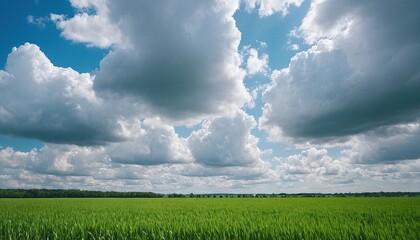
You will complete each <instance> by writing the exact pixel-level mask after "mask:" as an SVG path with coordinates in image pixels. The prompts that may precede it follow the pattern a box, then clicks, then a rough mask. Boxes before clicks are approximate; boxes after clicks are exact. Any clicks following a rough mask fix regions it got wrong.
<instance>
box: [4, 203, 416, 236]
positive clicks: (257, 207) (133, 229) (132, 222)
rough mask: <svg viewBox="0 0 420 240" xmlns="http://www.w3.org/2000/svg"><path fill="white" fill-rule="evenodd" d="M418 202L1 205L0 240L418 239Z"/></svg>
mask: <svg viewBox="0 0 420 240" xmlns="http://www.w3.org/2000/svg"><path fill="white" fill-rule="evenodd" d="M419 229H420V198H419V197H398V198H380V197H378V198H355V197H350V198H334V197H328V198H207V199H197V198H181V199H170V198H159V199H119V198H114V199H108V198H101V199H94V198H90V199H80V198H79V199H0V239H420V230H419Z"/></svg>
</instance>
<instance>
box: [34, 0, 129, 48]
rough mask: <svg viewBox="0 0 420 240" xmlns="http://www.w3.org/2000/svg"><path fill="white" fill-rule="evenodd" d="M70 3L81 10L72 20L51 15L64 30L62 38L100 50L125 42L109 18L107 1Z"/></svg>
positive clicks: (75, 0)
mask: <svg viewBox="0 0 420 240" xmlns="http://www.w3.org/2000/svg"><path fill="white" fill-rule="evenodd" d="M70 3H71V5H72V6H73V7H74V8H76V9H79V11H78V12H76V14H75V15H74V16H73V17H72V18H70V19H68V18H67V17H66V16H64V15H60V14H51V15H50V19H51V20H52V21H53V22H54V23H55V24H56V26H57V28H58V29H60V30H62V32H61V36H62V37H64V38H66V39H69V40H72V41H75V42H81V43H86V44H87V45H89V46H96V47H100V48H108V47H111V46H113V45H118V44H121V43H122V42H123V40H122V39H123V37H122V34H121V32H120V30H119V28H118V25H117V24H116V23H112V22H111V20H110V19H109V18H108V13H109V10H108V8H107V5H106V0H82V1H81V0H71V1H70ZM28 20H29V19H28Z"/></svg>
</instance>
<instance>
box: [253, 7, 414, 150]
mask: <svg viewBox="0 0 420 240" xmlns="http://www.w3.org/2000/svg"><path fill="white" fill-rule="evenodd" d="M418 7H419V4H418V3H416V2H414V1H404V3H402V2H395V1H371V2H370V3H369V4H366V2H364V1H356V2H354V1H331V0H326V1H313V2H312V3H311V7H310V9H309V12H308V13H307V15H306V17H305V18H304V19H303V21H302V24H301V26H300V27H299V28H298V29H297V30H295V31H294V34H295V35H296V36H300V37H302V38H303V39H304V40H305V41H306V42H307V43H308V44H310V45H311V47H310V48H309V49H308V50H307V51H303V52H300V53H298V54H297V55H296V56H295V57H293V58H292V60H291V62H290V64H289V66H288V67H287V68H285V69H281V70H277V71H275V72H274V73H273V75H272V83H271V85H270V87H269V88H268V89H267V90H266V91H265V93H264V96H263V100H264V101H265V103H266V104H265V106H264V113H263V116H262V118H261V124H260V125H261V127H262V128H263V129H265V130H267V132H269V134H270V136H271V139H273V140H280V141H282V139H283V140H285V139H288V140H286V141H289V142H305V141H309V142H311V141H312V142H317V141H318V142H328V141H331V139H335V140H337V139H338V138H341V137H347V136H352V135H355V134H359V133H364V132H366V131H369V130H373V129H375V128H378V127H382V126H389V125H394V124H404V123H409V122H413V121H416V120H417V119H419V116H420V95H419V94H418V92H419V91H420V70H419V68H418V66H417V65H418V64H417V63H418V62H419V61H420V59H419V58H420V56H419V54H417V53H418V52H419V50H420V43H419V41H418V39H419V38H420V32H419V31H418V30H417V27H416V26H417V25H419V24H420V18H418V17H416V16H417V11H416V10H415V9H417V8H418ZM391 16H395V17H391Z"/></svg>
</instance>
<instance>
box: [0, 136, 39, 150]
mask: <svg viewBox="0 0 420 240" xmlns="http://www.w3.org/2000/svg"><path fill="white" fill-rule="evenodd" d="M42 146H44V144H43V143H42V142H40V141H37V140H32V139H23V138H16V137H10V136H3V135H0V149H1V148H3V149H4V148H7V147H11V148H13V149H14V150H15V151H21V152H29V151H31V150H32V149H34V148H36V149H41V148H42Z"/></svg>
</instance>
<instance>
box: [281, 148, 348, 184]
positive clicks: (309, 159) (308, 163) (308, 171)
mask: <svg viewBox="0 0 420 240" xmlns="http://www.w3.org/2000/svg"><path fill="white" fill-rule="evenodd" d="M274 161H275V163H276V166H275V168H276V169H277V171H278V172H279V174H280V176H281V178H282V179H283V180H284V181H305V182H308V184H309V183H311V182H312V183H314V182H316V183H323V182H327V183H331V184H336V183H352V182H353V178H355V177H354V176H352V174H351V172H350V170H351V166H349V165H348V163H346V162H343V161H339V160H333V159H332V158H331V157H330V156H328V152H327V150H326V149H316V148H310V149H307V150H303V151H302V152H301V153H299V154H296V155H291V156H289V157H287V158H275V159H274Z"/></svg>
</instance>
